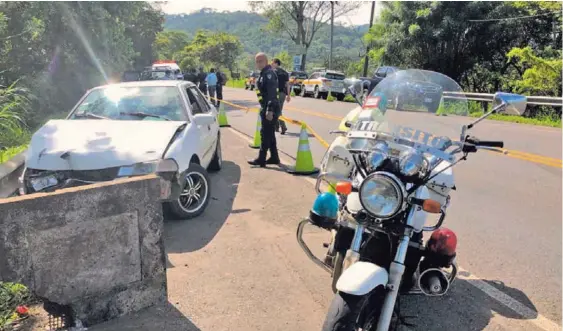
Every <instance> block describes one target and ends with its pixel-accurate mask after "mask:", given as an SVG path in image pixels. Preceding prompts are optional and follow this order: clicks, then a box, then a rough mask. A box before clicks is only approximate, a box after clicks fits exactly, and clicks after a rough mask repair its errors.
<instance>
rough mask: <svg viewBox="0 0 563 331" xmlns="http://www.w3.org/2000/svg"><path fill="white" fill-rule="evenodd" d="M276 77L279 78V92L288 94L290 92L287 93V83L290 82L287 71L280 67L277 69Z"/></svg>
mask: <svg viewBox="0 0 563 331" xmlns="http://www.w3.org/2000/svg"><path fill="white" fill-rule="evenodd" d="M276 75H277V76H278V91H280V93H285V94H287V92H288V91H286V83H287V82H289V74H288V73H287V71H285V70H283V69H282V68H280V67H278V68H277V69H276Z"/></svg>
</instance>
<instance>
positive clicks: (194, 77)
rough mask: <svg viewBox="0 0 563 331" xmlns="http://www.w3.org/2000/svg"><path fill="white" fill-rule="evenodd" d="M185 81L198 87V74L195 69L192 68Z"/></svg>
mask: <svg viewBox="0 0 563 331" xmlns="http://www.w3.org/2000/svg"><path fill="white" fill-rule="evenodd" d="M184 80H187V81H189V82H192V83H194V84H196V86H197V74H196V72H195V69H194V68H190V69H189V70H188V72H187V73H186V74H185V75H184Z"/></svg>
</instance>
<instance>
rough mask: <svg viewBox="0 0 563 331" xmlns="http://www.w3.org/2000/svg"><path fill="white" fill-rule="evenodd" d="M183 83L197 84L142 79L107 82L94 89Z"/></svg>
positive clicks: (182, 82)
mask: <svg viewBox="0 0 563 331" xmlns="http://www.w3.org/2000/svg"><path fill="white" fill-rule="evenodd" d="M182 84H187V85H189V86H196V85H195V84H194V83H192V82H190V81H186V80H176V79H173V80H141V81H134V82H122V83H115V84H107V85H101V86H96V87H94V88H93V90H94V89H99V88H105V87H108V86H115V87H150V86H162V87H175V86H179V85H182Z"/></svg>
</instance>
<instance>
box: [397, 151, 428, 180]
mask: <svg viewBox="0 0 563 331" xmlns="http://www.w3.org/2000/svg"><path fill="white" fill-rule="evenodd" d="M429 167H430V164H429V163H428V160H427V159H426V158H425V157H424V156H423V155H422V154H421V153H418V152H416V151H410V150H407V151H404V152H402V153H401V155H400V156H399V168H400V171H401V173H402V174H403V175H405V176H414V175H417V174H422V175H425V174H426V172H427V171H428V168H429Z"/></svg>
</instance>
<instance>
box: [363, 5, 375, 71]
mask: <svg viewBox="0 0 563 331" xmlns="http://www.w3.org/2000/svg"><path fill="white" fill-rule="evenodd" d="M374 14H375V1H373V2H372V3H371V14H370V16H369V17H370V19H369V28H370V30H371V26H372V25H373V16H374ZM368 53H369V44H368V45H367V47H366V57H365V58H364V77H367V75H368V64H369V63H368V62H369V57H368Z"/></svg>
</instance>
